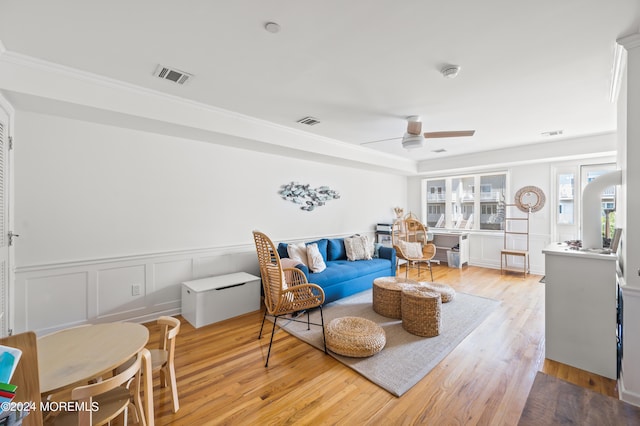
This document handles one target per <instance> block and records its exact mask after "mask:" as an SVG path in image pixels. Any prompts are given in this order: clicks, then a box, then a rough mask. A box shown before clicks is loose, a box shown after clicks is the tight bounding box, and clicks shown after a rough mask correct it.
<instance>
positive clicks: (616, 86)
mask: <svg viewBox="0 0 640 426" xmlns="http://www.w3.org/2000/svg"><path fill="white" fill-rule="evenodd" d="M626 59H627V51H626V49H625V48H624V46H623V45H621V44H620V43H616V46H615V49H614V51H613V66H612V67H611V87H609V101H611V103H612V104H615V103H617V102H618V95H619V94H620V86H621V83H622V76H623V75H624V70H625V65H626V63H627V61H626Z"/></svg>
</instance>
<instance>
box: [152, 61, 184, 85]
mask: <svg viewBox="0 0 640 426" xmlns="http://www.w3.org/2000/svg"><path fill="white" fill-rule="evenodd" d="M153 75H155V76H156V77H160V78H161V79H163V80H169V81H173V82H174V83H177V84H185V83H186V82H187V81H188V80H189V79H190V78H191V77H193V74H189V73H186V72H184V71H180V70H177V69H175V68H170V67H165V66H163V65H158V67H157V68H156V70H155V72H154V73H153Z"/></svg>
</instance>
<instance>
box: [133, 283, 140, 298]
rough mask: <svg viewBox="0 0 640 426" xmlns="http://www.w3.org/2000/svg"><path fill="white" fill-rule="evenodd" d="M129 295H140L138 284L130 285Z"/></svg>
mask: <svg viewBox="0 0 640 426" xmlns="http://www.w3.org/2000/svg"><path fill="white" fill-rule="evenodd" d="M131 295H132V296H140V284H133V285H132V286H131Z"/></svg>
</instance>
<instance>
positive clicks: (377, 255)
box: [371, 243, 382, 259]
mask: <svg viewBox="0 0 640 426" xmlns="http://www.w3.org/2000/svg"><path fill="white" fill-rule="evenodd" d="M380 247H382V244H380V243H375V244H374V245H373V256H371V257H373V258H374V259H378V258H380Z"/></svg>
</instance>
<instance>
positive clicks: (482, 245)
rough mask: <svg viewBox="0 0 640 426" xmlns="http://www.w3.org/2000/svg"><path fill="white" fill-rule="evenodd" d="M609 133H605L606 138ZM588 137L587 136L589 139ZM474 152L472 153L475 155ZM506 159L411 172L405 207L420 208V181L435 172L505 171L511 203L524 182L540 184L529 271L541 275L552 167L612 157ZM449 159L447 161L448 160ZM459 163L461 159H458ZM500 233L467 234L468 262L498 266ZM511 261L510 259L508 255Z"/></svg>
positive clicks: (549, 233) (549, 232)
mask: <svg viewBox="0 0 640 426" xmlns="http://www.w3.org/2000/svg"><path fill="white" fill-rule="evenodd" d="M609 137H610V136H607V137H606V139H607V141H608V139H609ZM591 139H592V138H589V140H591ZM576 142H579V140H578V141H576V140H571V141H570V143H571V145H575V144H576ZM477 155H478V154H476V156H477ZM506 161H508V159H502V158H500V157H499V156H496V154H495V153H492V154H491V156H490V157H487V158H485V163H484V164H481V165H478V166H477V167H476V168H475V169H473V168H467V169H465V171H464V173H460V172H458V173H448V172H449V171H448V170H446V169H441V170H433V167H432V170H433V171H432V172H431V173H430V174H428V175H422V176H415V177H411V178H409V179H408V183H407V190H408V191H409V196H408V200H407V207H408V209H409V210H411V211H413V212H416V214H418V215H420V214H421V212H422V205H421V201H422V198H421V181H422V180H423V179H425V178H426V177H428V178H433V177H437V176H452V175H455V174H473V173H488V172H491V171H505V170H507V171H509V176H510V178H509V193H508V194H507V203H513V202H514V197H515V194H516V192H517V191H518V190H519V189H520V188H522V187H524V186H537V187H539V188H541V189H542V190H543V191H544V193H545V196H546V203H545V205H544V207H543V208H542V209H541V210H540V211H538V212H536V213H533V214H531V216H530V222H529V226H530V233H529V236H530V239H529V244H530V249H529V252H530V257H531V272H532V273H535V274H540V275H544V255H543V254H542V250H543V249H544V248H545V247H546V246H547V245H548V244H549V243H551V242H552V241H553V240H555V237H554V236H553V226H552V225H553V224H552V221H553V220H555V205H554V203H553V198H554V196H555V188H554V185H555V180H554V177H553V169H554V167H557V166H559V165H562V167H567V166H571V165H574V166H576V165H579V164H599V163H602V162H611V161H613V158H612V157H597V158H585V159H573V160H563V161H553V160H550V161H547V162H536V163H534V164H517V165H509V164H508V163H505V162H506ZM452 162H453V161H450V163H452ZM461 163H463V162H461ZM492 163H502V164H503V166H502V167H498V168H492V166H491V164H492ZM503 238H504V237H503V234H502V232H487V231H477V232H473V231H472V232H471V236H470V238H469V246H470V261H469V263H470V264H471V265H475V266H482V267H487V268H498V269H499V268H500V250H501V249H502V247H503V243H504V240H503ZM513 261H514V265H517V263H518V262H521V260H520V259H513ZM509 262H510V263H511V262H512V260H511V259H510V260H509Z"/></svg>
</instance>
